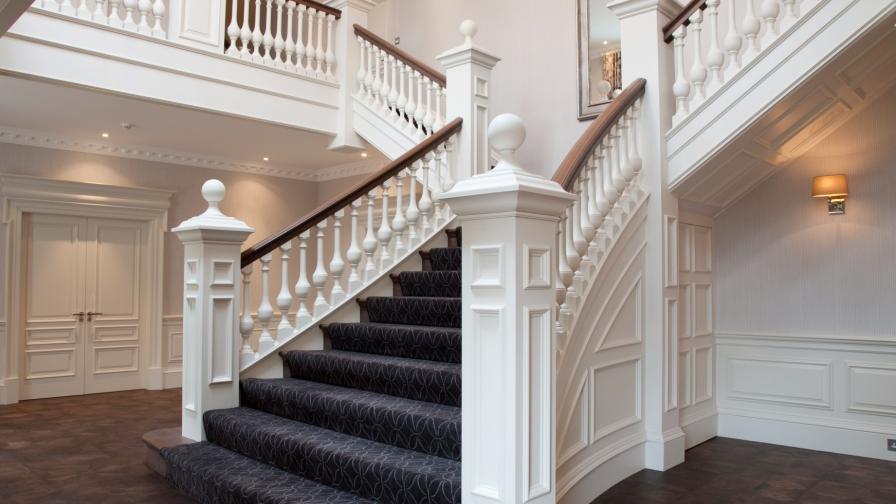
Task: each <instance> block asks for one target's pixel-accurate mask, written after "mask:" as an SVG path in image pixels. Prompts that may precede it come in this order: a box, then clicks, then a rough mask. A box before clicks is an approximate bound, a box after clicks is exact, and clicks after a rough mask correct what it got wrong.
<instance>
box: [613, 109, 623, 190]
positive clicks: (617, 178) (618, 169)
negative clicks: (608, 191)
mask: <svg viewBox="0 0 896 504" xmlns="http://www.w3.org/2000/svg"><path fill="white" fill-rule="evenodd" d="M610 146H611V147H610V156H611V160H612V162H613V174H612V175H613V187H615V188H616V194H617V195H618V196H617V198H619V197H622V193H623V192H625V177H623V176H622V159H621V157H620V152H619V151H620V149H619V126H618V124H617V125H614V126H613V127H612V128H611V129H610Z"/></svg>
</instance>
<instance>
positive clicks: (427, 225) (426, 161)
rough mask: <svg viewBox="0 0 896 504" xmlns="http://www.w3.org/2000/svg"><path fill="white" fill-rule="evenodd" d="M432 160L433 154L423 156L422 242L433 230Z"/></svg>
mask: <svg viewBox="0 0 896 504" xmlns="http://www.w3.org/2000/svg"><path fill="white" fill-rule="evenodd" d="M432 159H433V155H432V152H427V153H426V154H425V155H424V156H423V194H422V195H421V196H420V216H421V217H422V219H421V229H422V233H421V234H422V236H421V240H425V239H426V238H427V237H429V235H430V233H432V230H433V225H432V221H431V220H430V216H432V211H433V205H432V196H431V195H430V192H429V167H430V164H431V163H432Z"/></svg>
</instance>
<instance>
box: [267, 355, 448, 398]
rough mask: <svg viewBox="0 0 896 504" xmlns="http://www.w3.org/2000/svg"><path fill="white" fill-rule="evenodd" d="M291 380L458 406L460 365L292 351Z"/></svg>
mask: <svg viewBox="0 0 896 504" xmlns="http://www.w3.org/2000/svg"><path fill="white" fill-rule="evenodd" d="M284 360H285V361H286V363H287V365H288V366H289V369H290V374H291V376H292V377H293V378H298V379H304V380H308V381H315V382H319V383H327V384H329V385H336V386H341V387H350V388H355V389H359V390H366V391H369V392H377V393H381V394H388V395H393V396H398V397H404V398H407V399H413V400H417V401H427V402H434V403H439V404H445V405H449V406H460V380H461V365H460V364H454V363H447V362H437V361H428V360H421V359H408V358H405V357H392V356H385V355H374V354H364V353H356V352H345V351H341V350H324V351H291V352H286V353H285V354H284Z"/></svg>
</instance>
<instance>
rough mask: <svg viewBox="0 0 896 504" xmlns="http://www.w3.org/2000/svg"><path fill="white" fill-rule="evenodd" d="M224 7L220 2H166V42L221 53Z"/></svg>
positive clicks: (213, 0)
mask: <svg viewBox="0 0 896 504" xmlns="http://www.w3.org/2000/svg"><path fill="white" fill-rule="evenodd" d="M224 7H225V2H224V1H222V0H169V2H168V13H169V18H168V19H169V22H168V40H171V41H173V42H177V43H178V44H183V45H187V46H190V47H195V48H197V49H204V50H206V51H212V52H215V53H220V54H224V39H225V37H226V36H227V35H226V26H225V24H226V23H225V22H224V14H225V10H224Z"/></svg>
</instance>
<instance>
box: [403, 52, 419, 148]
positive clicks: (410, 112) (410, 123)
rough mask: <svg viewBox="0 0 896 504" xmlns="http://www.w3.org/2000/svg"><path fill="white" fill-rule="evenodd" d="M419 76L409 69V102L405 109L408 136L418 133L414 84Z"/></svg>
mask: <svg viewBox="0 0 896 504" xmlns="http://www.w3.org/2000/svg"><path fill="white" fill-rule="evenodd" d="M418 75H419V74H418V73H417V72H415V71H414V69H413V68H410V67H408V102H407V105H406V106H405V109H404V113H405V116H407V117H406V120H407V126H406V127H405V130H404V131H405V133H407V134H408V135H413V134H414V133H416V127H415V126H414V115H415V114H416V113H417V102H416V101H414V90H415V89H416V86H415V84H414V83H415V81H416V79H417V77H418ZM418 98H419V96H418Z"/></svg>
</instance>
